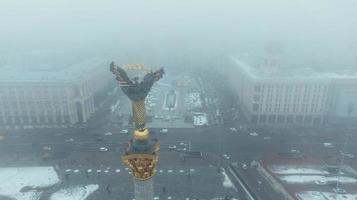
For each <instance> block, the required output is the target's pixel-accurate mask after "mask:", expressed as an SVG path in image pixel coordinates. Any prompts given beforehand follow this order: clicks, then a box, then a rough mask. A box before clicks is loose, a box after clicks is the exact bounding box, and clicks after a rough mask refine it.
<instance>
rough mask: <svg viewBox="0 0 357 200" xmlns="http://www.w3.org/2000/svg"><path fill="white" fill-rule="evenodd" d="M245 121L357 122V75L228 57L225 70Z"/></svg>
mask: <svg viewBox="0 0 357 200" xmlns="http://www.w3.org/2000/svg"><path fill="white" fill-rule="evenodd" d="M226 70H227V71H226V73H227V74H230V80H231V81H232V82H233V84H234V86H235V88H236V91H237V93H238V96H239V99H240V104H241V105H242V107H243V110H244V114H245V116H246V118H247V119H248V120H249V121H250V122H251V123H253V124H260V125H272V124H277V125H292V124H296V125H304V126H305V125H306V126H311V125H321V124H324V123H327V122H330V121H335V122H346V121H345V119H346V118H348V119H349V122H351V123H353V122H357V120H356V119H357V111H356V106H357V100H356V99H357V98H356V94H357V91H356V90H357V74H353V73H349V75H345V74H327V73H321V72H319V73H317V72H315V71H313V70H312V69H311V68H301V67H299V68H298V67H290V68H288V67H283V66H282V65H281V64H280V62H279V61H278V59H277V58H275V57H274V58H268V59H262V61H261V62H254V61H253V62H252V61H249V59H246V58H238V57H230V64H229V65H228V67H227V68H226Z"/></svg>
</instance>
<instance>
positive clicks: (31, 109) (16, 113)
mask: <svg viewBox="0 0 357 200" xmlns="http://www.w3.org/2000/svg"><path fill="white" fill-rule="evenodd" d="M3 69H4V70H5V69H6V68H3ZM12 70H13V71H11V70H10V72H9V73H8V74H3V75H2V76H1V77H0V126H3V127H14V126H28V125H29V126H46V125H48V126H51V125H71V124H75V123H78V122H86V121H87V120H88V119H89V118H90V117H91V115H92V114H93V113H94V112H95V107H94V99H93V98H94V95H95V93H96V91H98V90H99V89H100V88H102V87H104V85H105V84H106V83H107V81H108V80H110V79H108V78H105V77H106V76H108V77H109V75H110V74H109V73H108V72H107V66H106V65H104V62H98V61H90V62H84V63H81V64H80V66H71V67H68V68H66V69H53V70H50V71H45V72H44V71H42V70H39V71H36V70H35V71H34V70H31V72H29V73H27V74H26V69H24V71H23V72H21V71H20V72H19V69H16V70H14V69H12ZM20 73H25V74H24V75H20Z"/></svg>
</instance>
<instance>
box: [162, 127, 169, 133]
mask: <svg viewBox="0 0 357 200" xmlns="http://www.w3.org/2000/svg"><path fill="white" fill-rule="evenodd" d="M167 132H169V130H168V129H167V128H163V129H161V130H160V133H167Z"/></svg>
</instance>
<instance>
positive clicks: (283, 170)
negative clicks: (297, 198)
mask: <svg viewBox="0 0 357 200" xmlns="http://www.w3.org/2000/svg"><path fill="white" fill-rule="evenodd" d="M269 169H270V171H271V172H273V173H274V174H281V175H288V174H316V175H318V174H319V175H323V174H329V172H328V171H326V170H324V169H322V168H319V167H318V166H296V165H271V166H269Z"/></svg>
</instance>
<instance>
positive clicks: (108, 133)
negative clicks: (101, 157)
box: [104, 132, 113, 136]
mask: <svg viewBox="0 0 357 200" xmlns="http://www.w3.org/2000/svg"><path fill="white" fill-rule="evenodd" d="M104 135H106V136H110V135H113V133H111V132H106V133H104Z"/></svg>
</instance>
